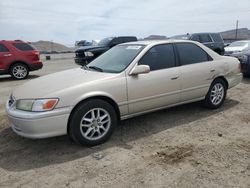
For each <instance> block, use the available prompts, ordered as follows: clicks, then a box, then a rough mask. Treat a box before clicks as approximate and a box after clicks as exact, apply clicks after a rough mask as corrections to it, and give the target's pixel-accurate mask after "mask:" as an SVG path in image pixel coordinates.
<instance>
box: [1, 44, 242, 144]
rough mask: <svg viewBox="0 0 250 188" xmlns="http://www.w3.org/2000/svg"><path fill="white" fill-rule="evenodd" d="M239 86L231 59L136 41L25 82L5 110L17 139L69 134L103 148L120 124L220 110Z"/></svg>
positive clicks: (200, 49)
mask: <svg viewBox="0 0 250 188" xmlns="http://www.w3.org/2000/svg"><path fill="white" fill-rule="evenodd" d="M241 80H242V74H241V70H240V63H239V61H238V60H237V59H236V58H233V57H225V56H220V55H218V54H217V53H215V52H214V51H212V50H210V49H209V48H207V47H205V46H204V45H202V44H200V43H198V42H194V41H181V40H166V41H139V42H132V43H126V44H121V45H118V46H116V47H113V48H112V49H110V50H109V51H107V52H106V53H104V54H103V55H101V56H99V57H98V58H97V59H95V60H94V61H92V62H91V63H89V64H88V65H87V66H84V67H82V68H76V69H72V70H67V71H63V72H58V73H54V74H50V75H47V76H43V77H41V78H37V79H34V80H32V81H29V82H26V83H25V84H24V85H22V86H19V87H17V88H16V89H15V90H14V91H13V92H12V94H11V95H10V98H9V100H8V101H7V103H6V111H7V114H8V117H9V120H10V122H11V127H12V129H13V131H14V132H16V133H17V134H18V135H21V136H24V137H28V138H47V137H53V136H59V135H65V134H68V135H69V136H70V137H71V138H72V139H73V140H75V141H76V142H78V143H80V144H84V145H89V146H92V145H97V144H101V143H103V142H105V141H106V140H107V139H108V138H109V137H110V136H111V134H112V133H113V130H114V128H115V127H116V125H117V124H118V122H119V120H124V119H127V118H131V117H134V116H138V115H142V114H145V113H148V112H152V111H156V110H160V109H163V108H168V107H172V106H176V105H180V104H185V103H190V102H195V101H203V102H204V104H205V105H206V106H207V107H209V108H212V109H215V108H219V107H220V106H221V105H222V104H223V102H224V100H225V98H226V94H227V90H228V89H230V88H232V87H234V86H236V85H237V84H239V83H240V82H241ZM169 115H171V114H169ZM152 126H153V125H152Z"/></svg>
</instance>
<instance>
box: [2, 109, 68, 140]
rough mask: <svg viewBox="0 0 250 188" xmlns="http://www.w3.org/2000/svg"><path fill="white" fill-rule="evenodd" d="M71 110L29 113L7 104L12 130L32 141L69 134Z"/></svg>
mask: <svg viewBox="0 0 250 188" xmlns="http://www.w3.org/2000/svg"><path fill="white" fill-rule="evenodd" d="M71 110H72V108H71V107H65V108H59V109H54V110H52V111H48V112H27V111H22V110H17V109H15V108H12V107H9V106H8V104H6V112H7V115H8V119H9V121H10V124H11V127H12V130H13V131H14V132H15V133H16V134H18V135H20V136H23V137H26V138H31V139H40V138H49V137H54V136H61V135H65V134H67V123H68V119H69V115H70V112H71Z"/></svg>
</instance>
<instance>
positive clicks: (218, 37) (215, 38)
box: [211, 33, 223, 42]
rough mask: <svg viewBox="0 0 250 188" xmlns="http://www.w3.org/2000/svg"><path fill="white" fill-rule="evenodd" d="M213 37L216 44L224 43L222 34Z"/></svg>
mask: <svg viewBox="0 0 250 188" xmlns="http://www.w3.org/2000/svg"><path fill="white" fill-rule="evenodd" d="M211 36H212V37H213V39H214V42H223V39H222V38H221V35H220V34H217V33H212V34H211Z"/></svg>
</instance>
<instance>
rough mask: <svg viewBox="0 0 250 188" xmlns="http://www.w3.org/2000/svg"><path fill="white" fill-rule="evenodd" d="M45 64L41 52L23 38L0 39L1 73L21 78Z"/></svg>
mask: <svg viewBox="0 0 250 188" xmlns="http://www.w3.org/2000/svg"><path fill="white" fill-rule="evenodd" d="M42 66H43V64H42V62H41V61H40V58H39V52H38V51H37V50H35V49H34V48H33V47H32V46H31V45H29V44H28V43H26V42H23V41H21V40H15V41H7V40H1V41H0V74H1V75H2V74H10V75H11V76H12V77H13V78H14V79H17V80H21V79H24V78H26V77H27V76H28V75H29V72H30V71H35V70H38V69H41V68H42Z"/></svg>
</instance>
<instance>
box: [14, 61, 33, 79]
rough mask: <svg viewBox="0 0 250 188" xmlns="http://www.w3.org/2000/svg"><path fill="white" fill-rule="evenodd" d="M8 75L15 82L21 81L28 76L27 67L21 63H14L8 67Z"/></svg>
mask: <svg viewBox="0 0 250 188" xmlns="http://www.w3.org/2000/svg"><path fill="white" fill-rule="evenodd" d="M10 74H11V76H12V78H14V79H16V80H22V79H25V78H27V76H28V75H29V69H28V67H27V66H26V65H25V64H23V63H15V64H14V65H12V66H11V67H10Z"/></svg>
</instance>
